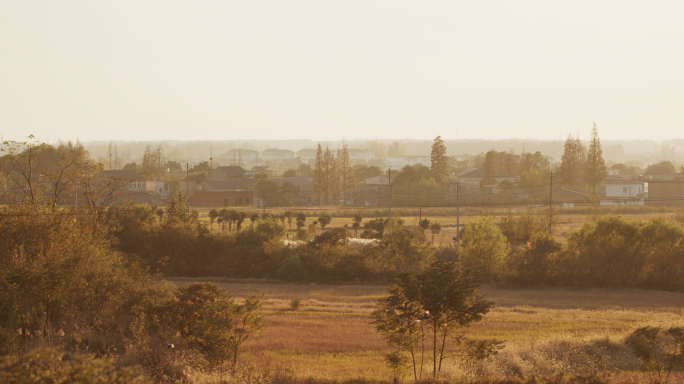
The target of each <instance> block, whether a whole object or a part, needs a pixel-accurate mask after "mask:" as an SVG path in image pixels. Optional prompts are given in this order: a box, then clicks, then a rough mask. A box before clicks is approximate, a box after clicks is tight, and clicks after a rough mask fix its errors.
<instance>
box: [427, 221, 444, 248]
mask: <svg viewBox="0 0 684 384" xmlns="http://www.w3.org/2000/svg"><path fill="white" fill-rule="evenodd" d="M441 231H442V225H441V224H440V223H438V222H436V221H435V222H433V223H431V224H430V232H431V233H432V244H434V243H435V235H438V234H439V233H440V232H441Z"/></svg>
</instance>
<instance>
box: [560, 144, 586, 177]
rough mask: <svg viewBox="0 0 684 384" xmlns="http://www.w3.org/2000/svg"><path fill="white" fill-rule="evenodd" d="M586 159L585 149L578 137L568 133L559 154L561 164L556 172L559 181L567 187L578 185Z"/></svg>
mask: <svg viewBox="0 0 684 384" xmlns="http://www.w3.org/2000/svg"><path fill="white" fill-rule="evenodd" d="M585 159H586V149H585V148H584V146H583V145H582V143H581V142H580V140H579V138H573V137H572V135H570V134H568V138H567V139H566V140H565V145H564V148H563V155H562V156H561V166H560V170H559V172H558V176H559V178H560V182H561V184H562V185H564V186H567V187H579V186H580V181H581V180H582V174H583V173H582V171H583V166H584V162H585Z"/></svg>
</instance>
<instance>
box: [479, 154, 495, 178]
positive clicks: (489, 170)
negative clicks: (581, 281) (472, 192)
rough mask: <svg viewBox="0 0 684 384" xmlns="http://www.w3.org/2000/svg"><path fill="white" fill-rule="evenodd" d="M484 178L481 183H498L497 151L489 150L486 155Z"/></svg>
mask: <svg viewBox="0 0 684 384" xmlns="http://www.w3.org/2000/svg"><path fill="white" fill-rule="evenodd" d="M483 168H484V178H483V179H482V181H481V182H480V185H495V184H496V176H497V171H496V151H494V150H492V151H488V152H487V153H486V154H485V157H484V167H483Z"/></svg>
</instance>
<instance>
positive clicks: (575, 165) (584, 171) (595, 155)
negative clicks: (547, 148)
mask: <svg viewBox="0 0 684 384" xmlns="http://www.w3.org/2000/svg"><path fill="white" fill-rule="evenodd" d="M558 176H559V177H560V182H561V183H562V184H563V185H564V186H567V187H577V188H580V189H582V188H583V187H584V186H587V187H589V189H591V191H592V192H596V187H598V186H599V184H601V183H602V182H603V180H605V179H606V177H607V176H608V173H607V171H606V163H605V161H604V160H603V151H602V150H601V142H600V140H599V137H598V129H597V128H596V124H594V127H593V129H592V131H591V140H590V142H589V148H586V147H585V146H584V145H583V144H582V142H581V141H580V140H579V137H572V135H568V138H567V139H566V141H565V146H564V149H563V156H562V157H561V166H560V170H559V172H558Z"/></svg>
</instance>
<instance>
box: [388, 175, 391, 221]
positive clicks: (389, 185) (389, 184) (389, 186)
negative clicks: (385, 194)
mask: <svg viewBox="0 0 684 384" xmlns="http://www.w3.org/2000/svg"><path fill="white" fill-rule="evenodd" d="M387 171H388V174H389V181H388V183H387V185H388V189H389V219H390V220H392V168H387Z"/></svg>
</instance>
